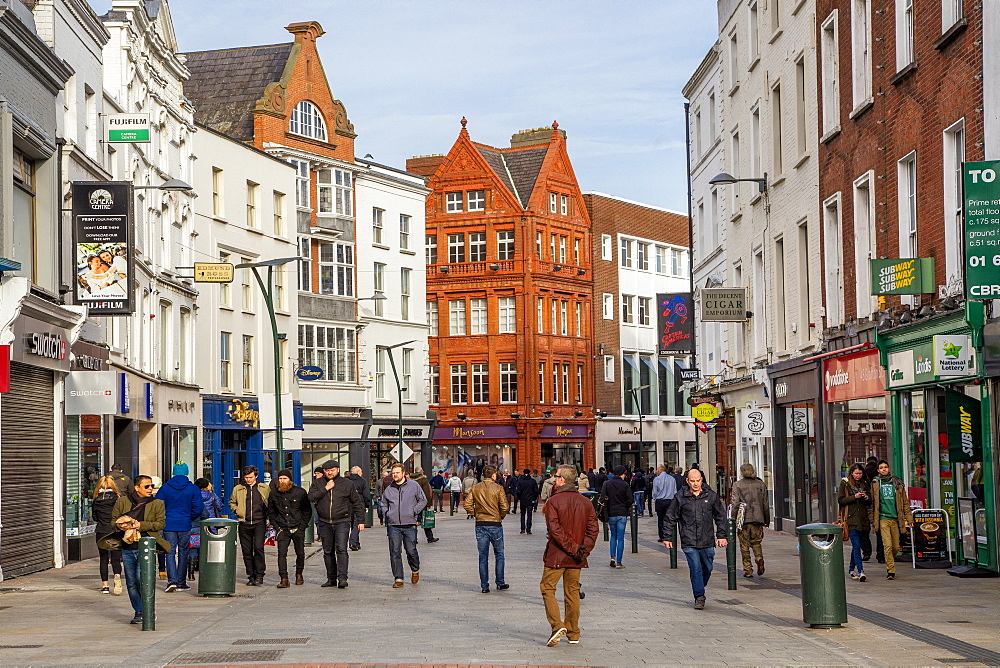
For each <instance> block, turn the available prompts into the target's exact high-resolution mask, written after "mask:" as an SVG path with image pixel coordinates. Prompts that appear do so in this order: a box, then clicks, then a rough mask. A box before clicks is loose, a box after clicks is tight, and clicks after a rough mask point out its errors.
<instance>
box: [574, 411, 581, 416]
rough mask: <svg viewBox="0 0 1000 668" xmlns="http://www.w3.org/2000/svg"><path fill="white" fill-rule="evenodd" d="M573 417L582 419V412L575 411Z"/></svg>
mask: <svg viewBox="0 0 1000 668" xmlns="http://www.w3.org/2000/svg"><path fill="white" fill-rule="evenodd" d="M573 417H583V411H576V412H574V413H573Z"/></svg>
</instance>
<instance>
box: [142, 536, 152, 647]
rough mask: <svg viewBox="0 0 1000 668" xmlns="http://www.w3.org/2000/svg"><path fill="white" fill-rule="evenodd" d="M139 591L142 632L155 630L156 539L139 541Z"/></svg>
mask: <svg viewBox="0 0 1000 668" xmlns="http://www.w3.org/2000/svg"><path fill="white" fill-rule="evenodd" d="M139 591H140V593H141V595H142V630H143V631H155V630H156V539H155V538H140V539H139Z"/></svg>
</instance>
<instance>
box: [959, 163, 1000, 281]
mask: <svg viewBox="0 0 1000 668" xmlns="http://www.w3.org/2000/svg"><path fill="white" fill-rule="evenodd" d="M962 171H963V173H964V175H965V201H964V202H963V203H962V204H963V206H962V212H963V214H964V215H963V216H962V218H963V220H964V236H965V298H966V299H993V298H996V297H1000V178H997V177H998V175H1000V160H990V161H985V162H967V163H965V164H964V165H963V166H962Z"/></svg>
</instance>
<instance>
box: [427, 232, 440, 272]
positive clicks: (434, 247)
mask: <svg viewBox="0 0 1000 668" xmlns="http://www.w3.org/2000/svg"><path fill="white" fill-rule="evenodd" d="M437 259H438V238H437V235H436V234H427V235H424V264H428V265H435V264H437Z"/></svg>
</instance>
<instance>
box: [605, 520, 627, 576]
mask: <svg viewBox="0 0 1000 668" xmlns="http://www.w3.org/2000/svg"><path fill="white" fill-rule="evenodd" d="M627 521H628V518H627V517H625V516H624V515H622V516H621V517H609V518H608V531H610V532H611V558H612V559H614V560H615V561H617V562H618V563H619V564H620V563H621V562H622V554H623V553H624V552H625V522H627Z"/></svg>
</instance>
